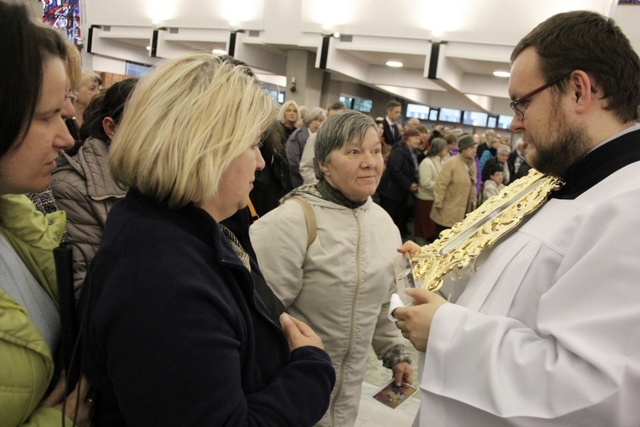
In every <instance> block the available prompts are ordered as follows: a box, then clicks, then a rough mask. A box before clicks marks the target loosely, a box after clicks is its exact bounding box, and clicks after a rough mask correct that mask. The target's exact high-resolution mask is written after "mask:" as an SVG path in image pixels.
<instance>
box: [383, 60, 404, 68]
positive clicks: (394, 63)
mask: <svg viewBox="0 0 640 427" xmlns="http://www.w3.org/2000/svg"><path fill="white" fill-rule="evenodd" d="M403 65H404V64H403V63H402V62H400V61H387V67H394V68H400V67H402V66H403Z"/></svg>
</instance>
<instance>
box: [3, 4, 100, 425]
mask: <svg viewBox="0 0 640 427" xmlns="http://www.w3.org/2000/svg"><path fill="white" fill-rule="evenodd" d="M69 55H70V53H69V52H68V50H67V47H66V44H65V41H64V39H63V38H62V37H61V36H60V35H59V33H58V32H56V31H54V30H52V29H50V28H46V27H43V26H40V25H37V24H34V23H33V22H31V21H30V19H29V17H28V13H27V11H26V9H25V8H24V6H17V5H9V4H7V3H5V2H0V57H2V62H1V63H0V94H2V95H1V96H0V425H2V426H18V425H20V426H23V425H24V426H58V425H62V424H63V423H64V424H65V425H68V426H71V425H73V419H74V418H75V423H76V425H79V426H82V425H88V418H89V412H90V408H89V406H90V405H88V403H87V402H86V401H85V399H86V393H87V391H88V385H87V384H86V383H85V382H84V381H82V382H81V384H82V385H83V387H81V388H79V389H77V390H75V391H73V392H71V393H70V394H69V395H68V397H67V398H66V399H65V397H64V394H65V390H64V388H65V380H64V375H60V373H59V372H58V371H57V370H56V369H55V365H54V358H53V355H54V354H55V352H56V349H57V347H58V343H59V341H60V331H61V328H60V320H59V316H58V307H57V299H56V294H57V287H56V281H55V267H54V263H53V252H52V250H53V248H55V247H56V246H57V245H58V244H59V243H60V240H61V237H62V232H63V230H64V223H65V214H64V213H63V212H56V213H54V214H50V215H48V216H46V217H45V216H43V215H42V214H41V213H40V212H38V211H36V209H35V207H34V205H33V203H31V202H30V201H29V199H27V198H26V196H24V195H23V194H24V193H26V192H30V191H42V190H44V189H46V188H47V186H48V185H49V183H50V181H51V172H52V170H53V168H54V167H55V160H56V158H57V157H58V151H59V150H61V149H64V148H69V147H71V146H72V145H73V139H72V138H71V135H70V134H69V131H68V130H67V128H66V126H65V122H64V120H65V118H66V117H71V116H73V107H72V106H71V103H70V101H69V99H68V90H69V87H70V79H69V76H68V71H67V70H66V69H65V64H66V63H67V64H68V62H67V60H68V58H69ZM57 377H61V379H59V380H58V378H57ZM54 378H56V379H54ZM63 414H64V415H63Z"/></svg>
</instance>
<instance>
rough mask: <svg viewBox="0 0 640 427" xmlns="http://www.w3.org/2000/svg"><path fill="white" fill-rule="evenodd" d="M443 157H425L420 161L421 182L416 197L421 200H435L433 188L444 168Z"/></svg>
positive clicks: (419, 173)
mask: <svg viewBox="0 0 640 427" xmlns="http://www.w3.org/2000/svg"><path fill="white" fill-rule="evenodd" d="M442 162H443V161H442V157H439V156H431V157H425V158H424V159H422V161H421V162H420V169H418V176H419V181H420V182H419V183H418V191H416V197H417V198H418V199H420V200H433V198H434V195H433V189H434V188H435V187H436V180H437V179H438V175H440V171H441V170H442Z"/></svg>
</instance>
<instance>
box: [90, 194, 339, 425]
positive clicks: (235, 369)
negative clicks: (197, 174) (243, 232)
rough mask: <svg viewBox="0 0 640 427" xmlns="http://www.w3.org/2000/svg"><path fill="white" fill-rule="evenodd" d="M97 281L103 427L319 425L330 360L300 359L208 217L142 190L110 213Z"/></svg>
mask: <svg viewBox="0 0 640 427" xmlns="http://www.w3.org/2000/svg"><path fill="white" fill-rule="evenodd" d="M243 243H246V242H243ZM250 253H253V251H250ZM251 268H252V270H253V272H254V274H257V275H258V276H260V277H261V276H262V275H261V273H260V272H259V269H258V265H257V264H256V263H255V261H254V260H252V262H251ZM90 273H91V274H90V278H89V280H90V281H91V283H89V282H85V286H84V287H83V292H82V296H81V301H80V303H81V306H84V304H85V303H87V302H88V303H89V305H88V310H87V313H88V314H89V316H88V321H89V323H88V327H86V328H84V330H83V332H82V335H83V343H84V344H85V346H86V355H85V360H84V373H85V375H86V376H87V378H88V379H89V381H90V383H91V385H92V387H93V389H94V390H95V392H96V398H95V414H94V425H96V426H115V425H117V426H125V425H131V426H178V425H184V426H187V425H188V426H223V425H224V426H245V425H251V426H267V425H269V426H309V425H313V424H315V422H317V421H318V420H319V419H320V418H321V417H322V415H323V414H324V413H325V411H326V409H327V408H328V405H329V396H330V393H331V390H332V388H333V385H334V383H335V372H334V370H333V367H332V366H331V362H330V360H329V357H328V355H327V353H326V352H324V351H323V350H320V349H318V348H315V347H310V346H307V347H301V348H298V349H296V350H294V351H290V350H289V345H288V342H287V340H286V337H285V335H284V333H283V332H282V329H281V328H280V326H279V323H278V321H277V319H276V318H275V315H274V314H272V313H271V312H270V311H269V310H268V309H267V308H266V306H265V305H264V303H263V302H262V299H261V298H260V297H259V296H258V294H257V293H256V291H255V289H254V282H253V280H252V275H251V273H249V271H248V270H247V269H246V268H244V266H243V265H242V263H241V262H240V260H239V258H238V257H237V255H236V254H235V252H234V251H233V248H232V247H231V245H230V244H229V242H228V240H227V239H226V237H225V236H224V234H223V233H222V231H221V230H220V228H219V226H218V224H217V223H216V222H215V221H214V220H213V218H212V217H211V216H210V215H209V214H207V213H206V212H205V211H204V210H202V209H200V208H196V207H193V206H187V207H185V208H182V209H177V210H172V209H169V208H168V207H167V206H165V205H163V204H159V203H157V202H155V201H153V200H151V199H149V198H146V197H144V196H141V195H140V194H138V193H136V192H133V191H130V192H129V193H128V194H127V196H126V198H125V199H123V200H122V201H121V202H119V203H117V204H116V205H115V206H114V207H113V209H112V210H111V211H110V213H109V216H108V220H107V223H106V227H105V230H104V237H103V241H102V244H101V246H100V249H99V251H98V252H97V254H96V256H95V258H94V259H93V262H92V264H91V268H90Z"/></svg>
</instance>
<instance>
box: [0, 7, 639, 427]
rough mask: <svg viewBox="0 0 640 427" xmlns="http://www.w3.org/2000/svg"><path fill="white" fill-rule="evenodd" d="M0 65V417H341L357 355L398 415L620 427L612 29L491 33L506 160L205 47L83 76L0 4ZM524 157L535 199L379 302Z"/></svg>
mask: <svg viewBox="0 0 640 427" xmlns="http://www.w3.org/2000/svg"><path fill="white" fill-rule="evenodd" d="M551 34H553V35H557V34H560V35H561V36H562V37H561V40H562V43H560V44H558V43H557V42H556V38H554V37H550V35H551ZM594 46H598V47H600V49H594V48H593V47H594ZM569 47H571V48H575V50H576V53H575V54H572V55H568V54H567V53H566V52H568V51H570V50H571V49H569ZM608 52H610V53H611V55H615V58H616V59H615V61H610V62H609V63H607V61H605V60H603V58H602V57H601V55H603V54H604V53H608ZM0 55H1V56H2V58H3V62H2V64H1V65H0V96H1V99H0V108H1V111H2V115H0V132H1V134H0V425H2V426H4V425H7V426H22V425H24V426H64V425H67V426H71V425H78V426H114V425H118V426H120V425H122V426H125V425H136V426H138V425H141V426H144V425H149V426H151V425H153V426H159V425H171V426H174V425H194V426H195V425H207V426H209V425H278V426H280V425H282V426H284V425H289V426H313V425H320V426H331V427H342V426H353V425H354V424H355V423H356V419H357V415H358V410H359V402H360V394H361V388H362V384H363V381H364V376H365V373H366V369H367V354H368V349H369V348H370V347H373V349H374V351H375V353H376V355H377V357H378V358H379V359H380V360H381V363H382V365H383V366H384V367H386V368H388V369H389V375H390V377H391V378H392V380H393V381H394V382H395V385H396V386H401V385H402V384H412V383H413V379H414V376H416V377H417V376H418V375H419V376H420V379H421V381H420V387H421V402H422V403H421V409H420V412H419V414H418V418H417V422H416V425H420V426H426V425H435V426H445V425H456V426H465V425H469V426H471V425H474V426H475V425H486V426H498V425H518V426H534V425H535V426H538V425H553V426H558V425H567V426H573V425H603V424H607V425H615V426H633V425H638V423H639V422H640V412H639V409H638V406H637V405H636V404H635V398H636V397H637V396H638V395H640V365H639V363H638V358H637V354H638V351H639V350H640V348H639V345H640V339H639V337H638V330H637V329H638V328H637V324H638V321H640V293H639V291H638V287H637V286H635V285H636V282H637V277H638V276H640V271H638V263H637V260H636V258H637V256H638V254H639V253H640V246H639V244H638V240H637V239H634V238H632V237H630V231H632V230H633V229H636V228H637V227H638V225H639V224H638V220H637V219H636V218H637V215H636V213H637V211H638V208H639V207H640V206H638V203H639V201H640V197H639V196H640V195H639V194H638V193H639V192H640V187H639V185H638V184H637V179H635V178H636V177H637V174H638V173H640V170H638V168H639V167H640V166H638V165H640V148H639V147H640V136H639V135H640V125H638V124H637V122H638V118H639V111H638V107H639V106H640V60H639V59H638V55H637V54H636V53H635V52H634V51H633V49H631V47H630V45H629V42H628V39H626V37H625V36H624V35H623V34H622V33H621V32H620V30H619V28H618V27H617V26H616V25H615V23H614V22H613V21H612V20H610V19H607V18H604V17H602V16H601V15H599V14H596V13H592V12H571V13H565V14H559V15H555V16H553V17H551V18H549V19H548V20H547V21H545V22H544V23H542V24H541V25H540V26H538V27H537V28H536V29H534V30H533V31H532V32H531V33H530V34H529V35H527V36H526V37H525V38H524V39H523V40H522V41H521V42H520V43H519V44H518V46H516V48H515V50H514V52H513V55H512V58H511V59H512V62H513V68H512V77H511V80H510V85H509V94H510V95H511V97H512V99H513V102H511V108H513V110H514V113H515V117H514V122H513V123H512V125H511V127H512V130H513V131H514V132H516V133H519V134H522V136H523V138H522V139H519V140H518V141H515V143H514V144H513V148H512V144H511V143H512V141H510V140H508V139H506V138H504V137H503V136H501V135H498V134H496V132H495V131H494V130H491V129H489V130H487V131H486V132H485V133H483V134H482V133H481V134H469V133H465V132H464V131H463V130H461V129H449V128H445V127H442V126H436V127H434V128H433V129H429V128H428V127H427V126H425V125H424V124H423V123H421V122H420V120H417V119H409V120H407V121H406V123H403V124H402V123H400V117H401V115H402V104H401V103H399V102H397V101H395V100H394V101H390V102H389V103H388V104H387V105H386V116H385V117H377V118H372V117H370V116H368V115H366V114H363V113H361V112H357V111H354V110H349V109H346V108H345V106H344V104H342V103H341V102H335V103H333V104H331V105H330V106H329V107H328V108H327V109H324V108H320V107H311V108H307V107H304V106H298V105H297V104H296V102H294V101H287V102H285V103H284V104H283V105H282V106H281V107H279V108H278V107H277V106H275V105H274V103H273V101H272V100H271V98H270V96H269V95H268V94H266V93H265V92H264V91H263V90H262V88H261V86H260V82H259V81H258V80H257V78H256V77H255V75H254V74H253V71H252V70H251V68H249V67H248V66H247V65H246V64H244V63H242V62H241V61H237V60H236V59H234V58H233V57H230V56H217V55H213V54H209V53H192V54H189V55H186V56H182V57H178V58H175V59H172V60H168V61H165V62H163V63H161V64H160V65H158V66H156V67H154V68H153V69H152V70H151V71H150V72H149V74H148V75H146V76H144V77H143V78H141V79H140V80H138V79H126V80H123V81H121V82H118V83H115V84H113V85H111V86H110V87H109V88H107V89H106V90H105V89H102V87H101V84H102V82H101V80H100V77H99V76H97V75H95V74H93V73H91V72H88V71H82V69H81V64H80V56H79V54H78V51H77V49H76V47H75V46H73V45H72V44H70V42H69V41H68V40H66V39H65V38H64V37H62V36H61V35H60V33H58V32H56V31H55V30H52V29H50V28H47V27H45V26H42V25H40V24H36V23H34V22H33V21H32V20H31V19H30V18H29V16H28V13H27V11H26V9H25V8H24V6H19V5H15V4H10V3H7V2H5V1H2V0H0ZM545 101H546V106H545ZM530 168H536V169H537V170H539V171H540V172H542V173H545V174H548V175H550V176H554V177H558V178H561V179H562V185H563V186H562V187H561V188H560V190H558V191H556V192H555V193H553V194H550V195H549V201H547V202H546V204H544V206H543V207H542V208H541V209H540V210H539V211H538V212H536V213H535V214H534V215H532V217H531V218H529V219H528V220H527V221H524V222H523V224H522V225H521V226H520V228H519V229H517V230H516V231H515V232H514V233H512V234H511V235H510V236H508V238H507V239H505V241H504V242H502V243H500V244H499V245H498V246H497V247H495V248H493V249H492V251H491V252H489V254H488V256H487V257H486V259H484V264H483V265H482V266H481V267H480V268H479V269H478V270H477V271H475V272H474V273H473V274H471V275H470V276H468V277H466V278H465V286H466V288H465V291H464V292H463V293H462V295H461V296H460V298H459V299H458V301H456V302H455V304H454V303H452V302H451V301H447V300H445V299H444V298H441V297H440V296H439V295H437V294H433V293H430V292H427V291H426V290H415V289H414V290H408V291H407V293H408V294H409V296H410V297H412V298H413V299H414V301H413V303H412V304H411V305H409V306H407V307H399V308H396V309H395V311H393V313H390V307H391V301H392V299H393V297H392V296H393V294H394V292H397V291H398V285H397V282H398V280H399V277H400V276H399V273H400V270H401V267H399V265H402V263H401V262H399V261H402V258H403V257H406V256H407V255H408V254H412V253H415V252H416V251H417V250H419V248H420V246H421V245H425V244H428V243H430V242H433V241H434V240H435V239H437V238H438V235H439V233H440V232H441V231H442V230H445V229H447V228H450V227H452V226H453V225H454V224H456V223H458V222H459V221H462V220H463V219H464V217H465V215H466V214H468V213H469V212H471V211H473V210H474V209H476V208H477V207H478V205H480V204H482V203H483V202H484V201H486V200H487V199H488V198H491V197H493V196H495V195H497V194H499V193H500V191H502V190H503V189H504V188H505V187H506V186H508V185H511V184H512V183H513V182H514V181H516V180H517V179H519V178H521V177H523V176H525V175H527V173H528V172H529V170H530ZM27 195H28V197H27ZM411 228H413V229H411ZM631 234H632V233H631ZM408 239H413V240H415V243H414V242H413V241H407V240H408ZM62 244H66V245H69V246H70V247H71V248H72V253H73V257H72V264H71V266H72V272H71V274H72V277H73V280H72V283H63V282H62V281H61V282H60V283H59V282H58V280H61V279H62V276H61V275H60V274H58V275H56V272H58V273H59V272H60V271H59V269H60V266H59V265H56V264H55V262H54V257H53V251H54V249H55V248H57V247H59V246H60V245H62ZM63 286H68V287H70V289H67V290H70V291H71V292H72V293H73V292H75V296H76V298H77V307H76V308H75V310H72V312H70V313H65V312H62V311H63V310H65V309H68V307H66V306H65V305H63V304H62V303H61V302H60V299H59V294H61V293H62V292H61V290H62V287H63ZM603 287H604V290H603ZM76 310H77V312H75V311H76ZM65 316H66V317H65ZM76 316H77V317H76ZM390 316H393V318H394V319H395V320H390ZM70 317H73V318H76V319H77V320H78V323H79V330H78V331H77V337H76V336H71V337H69V335H68V334H70V333H71V332H72V331H70V330H69V329H67V328H64V327H63V326H64V325H63V323H64V321H62V320H61V318H63V319H68V318H70ZM69 338H71V339H72V341H74V342H75V343H76V344H77V346H76V347H77V348H76V349H77V359H75V362H76V363H75V364H74V363H70V364H69V356H70V355H69V354H67V353H66V352H67V351H68V347H66V346H64V345H62V342H63V340H64V339H67V341H68V339H69ZM410 344H412V345H413V346H414V347H415V348H416V349H417V350H418V351H419V355H420V358H419V359H420V360H412V357H411V355H412V352H411V351H410V349H409V345H410ZM75 355H76V354H75V350H74V356H75ZM73 361H74V360H73V358H72V362H73ZM65 366H66V367H72V368H76V367H77V368H78V369H79V375H78V378H77V381H76V378H74V376H73V375H71V374H70V373H69V372H66V371H65V370H64V367H65ZM416 366H417V367H418V368H419V370H416ZM532 390H533V391H532Z"/></svg>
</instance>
